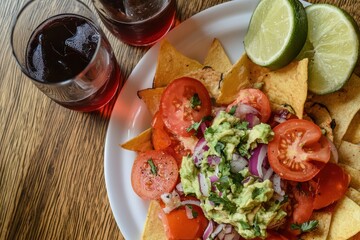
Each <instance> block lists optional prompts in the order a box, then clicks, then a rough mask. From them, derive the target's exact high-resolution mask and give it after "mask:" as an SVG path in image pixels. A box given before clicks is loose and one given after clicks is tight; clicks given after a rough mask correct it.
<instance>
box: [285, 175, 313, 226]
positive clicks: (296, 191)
mask: <svg viewBox="0 0 360 240" xmlns="http://www.w3.org/2000/svg"><path fill="white" fill-rule="evenodd" d="M291 185H292V193H293V195H294V199H295V202H296V203H295V205H293V213H292V214H293V215H292V222H293V223H297V224H299V223H304V222H307V221H309V220H310V217H311V215H312V212H313V205H314V193H315V190H316V186H314V185H313V184H311V183H310V182H301V183H300V182H299V183H291Z"/></svg>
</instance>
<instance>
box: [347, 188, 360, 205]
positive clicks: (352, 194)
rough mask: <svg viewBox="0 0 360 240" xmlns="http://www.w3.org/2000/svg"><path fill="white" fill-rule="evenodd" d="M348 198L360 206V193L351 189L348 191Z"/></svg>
mask: <svg viewBox="0 0 360 240" xmlns="http://www.w3.org/2000/svg"><path fill="white" fill-rule="evenodd" d="M346 196H347V197H348V198H350V199H351V200H353V201H354V202H355V203H356V204H357V205H360V192H359V191H357V190H356V189H354V188H352V187H350V188H349V189H348V190H347V191H346Z"/></svg>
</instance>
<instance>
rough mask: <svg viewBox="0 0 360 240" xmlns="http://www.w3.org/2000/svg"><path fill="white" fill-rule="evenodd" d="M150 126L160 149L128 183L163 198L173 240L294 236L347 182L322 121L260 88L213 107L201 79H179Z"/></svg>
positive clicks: (140, 162)
mask: <svg viewBox="0 0 360 240" xmlns="http://www.w3.org/2000/svg"><path fill="white" fill-rule="evenodd" d="M151 127H152V144H153V147H154V149H153V150H149V151H147V152H144V153H140V154H138V156H137V158H136V159H135V161H134V164H133V167H132V175H131V182H132V187H133V189H134V191H135V193H136V194H137V195H139V196H140V197H141V198H143V199H151V200H158V201H159V202H160V204H161V206H162V212H161V214H160V217H161V220H162V222H163V224H164V228H165V231H166V235H167V237H168V239H296V236H298V235H299V234H301V233H303V232H308V231H312V230H313V229H315V228H316V227H317V225H318V222H317V221H316V220H312V219H311V216H312V213H313V211H315V210H318V209H323V208H325V207H329V206H330V207H331V205H332V204H333V203H334V202H336V201H337V200H339V199H340V198H342V197H343V196H344V194H345V192H346V190H347V188H348V185H349V181H350V177H349V175H348V174H347V173H345V172H344V171H343V169H342V168H341V167H339V166H338V165H337V164H336V163H334V162H336V158H337V154H336V149H335V148H334V146H333V144H332V142H331V141H330V140H329V139H328V138H327V137H325V136H324V135H323V133H322V130H321V129H320V127H319V126H317V125H316V124H315V123H313V122H312V121H311V120H304V119H299V118H297V117H296V115H294V114H293V113H291V111H290V110H288V109H287V108H284V109H280V110H276V111H272V110H271V107H270V102H269V99H268V97H267V96H266V95H265V94H264V93H263V92H262V91H261V90H259V89H256V88H249V89H243V90H240V92H239V94H238V97H237V99H236V100H235V101H234V102H233V103H231V104H230V105H228V106H216V105H215V103H214V101H213V100H212V99H211V97H210V95H209V93H208V91H207V89H206V88H205V86H204V85H203V84H202V83H201V82H200V81H198V80H195V79H192V78H188V77H183V78H179V79H176V80H174V81H172V82H171V83H170V84H169V85H168V86H167V87H166V89H165V90H164V92H163V94H162V97H161V101H160V107H159V111H158V112H157V113H156V114H155V116H154V118H153V120H152V124H151ZM330 159H332V161H330ZM329 179H331V181H328V180H329Z"/></svg>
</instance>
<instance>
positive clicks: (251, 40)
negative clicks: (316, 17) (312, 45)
mask: <svg viewBox="0 0 360 240" xmlns="http://www.w3.org/2000/svg"><path fill="white" fill-rule="evenodd" d="M307 29H308V27H307V18H306V12H305V9H304V7H303V5H302V4H301V3H300V2H299V1H298V0H262V1H260V3H259V4H258V6H257V7H256V9H255V11H254V12H253V14H252V17H251V20H250V24H249V28H248V32H247V33H246V36H245V39H244V45H245V51H246V53H247V55H248V56H249V58H250V59H251V60H252V61H253V62H254V63H256V64H258V65H260V66H264V67H269V68H271V69H278V68H281V67H283V66H285V65H287V64H289V63H290V62H291V61H292V60H293V59H294V58H295V57H296V56H297V55H298V54H299V52H300V50H301V49H302V48H303V46H304V43H305V40H306V35H307Z"/></svg>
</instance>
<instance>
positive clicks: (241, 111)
mask: <svg viewBox="0 0 360 240" xmlns="http://www.w3.org/2000/svg"><path fill="white" fill-rule="evenodd" d="M248 114H252V115H254V116H259V115H260V113H259V111H258V110H256V109H255V108H253V107H252V106H250V105H247V104H244V103H238V104H237V107H236V110H235V113H234V116H235V117H237V118H240V119H241V120H246V116H247V115H248Z"/></svg>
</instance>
